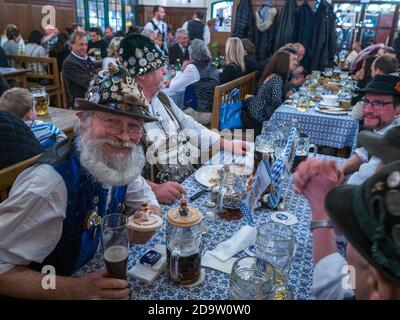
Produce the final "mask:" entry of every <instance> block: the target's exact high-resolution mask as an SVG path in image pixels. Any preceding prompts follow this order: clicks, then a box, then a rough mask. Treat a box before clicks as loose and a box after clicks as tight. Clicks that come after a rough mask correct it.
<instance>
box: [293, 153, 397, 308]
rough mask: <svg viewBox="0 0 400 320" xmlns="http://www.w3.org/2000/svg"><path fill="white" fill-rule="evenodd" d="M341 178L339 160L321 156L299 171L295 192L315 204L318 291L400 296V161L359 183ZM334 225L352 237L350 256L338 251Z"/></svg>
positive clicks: (319, 294) (334, 295) (327, 295)
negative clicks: (337, 167)
mask: <svg viewBox="0 0 400 320" xmlns="http://www.w3.org/2000/svg"><path fill="white" fill-rule="evenodd" d="M337 183H338V176H337V173H336V171H335V167H334V164H332V163H328V162H322V161H319V160H316V159H312V160H308V161H305V162H303V163H301V164H300V165H299V169H298V171H296V173H295V174H294V186H295V191H296V192H297V193H299V194H303V195H304V196H305V197H306V198H307V199H308V200H309V202H310V207H311V214H312V220H311V224H310V229H311V232H312V235H313V253H314V262H315V268H314V275H313V286H312V292H313V294H314V296H315V297H316V298H317V299H349V298H351V297H353V296H354V295H355V297H356V298H357V299H371V300H378V299H400V205H399V204H400V161H396V162H392V163H390V164H388V165H386V166H385V167H383V168H382V169H381V170H379V171H378V172H377V173H375V174H374V175H373V176H371V177H370V178H368V179H367V180H366V181H365V182H364V183H363V184H361V185H359V186H357V185H345V186H340V187H335V186H336V185H337ZM330 219H331V220H330ZM333 226H334V228H335V230H338V231H339V232H342V233H343V234H344V236H345V237H346V239H347V240H348V244H347V261H346V260H345V259H344V258H343V256H342V255H340V254H339V253H338V250H337V247H336V241H335V232H334V229H333Z"/></svg>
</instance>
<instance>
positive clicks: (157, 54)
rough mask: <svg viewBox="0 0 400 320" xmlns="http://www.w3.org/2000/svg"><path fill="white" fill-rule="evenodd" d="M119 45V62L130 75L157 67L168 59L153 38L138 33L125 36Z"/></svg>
mask: <svg viewBox="0 0 400 320" xmlns="http://www.w3.org/2000/svg"><path fill="white" fill-rule="evenodd" d="M119 47H120V49H119V54H120V59H121V62H122V64H123V65H124V67H125V68H127V69H128V71H129V73H130V74H131V76H132V77H138V76H141V75H144V74H146V73H148V72H150V71H153V70H155V69H158V68H160V67H162V66H163V65H164V63H165V62H166V61H167V59H168V58H167V57H166V56H165V55H164V53H163V52H162V51H161V50H160V49H159V48H158V47H157V45H156V44H155V43H154V41H153V40H151V39H150V38H148V37H146V36H142V35H140V34H131V35H129V36H127V37H125V38H124V39H123V40H122V41H121V43H120V45H119Z"/></svg>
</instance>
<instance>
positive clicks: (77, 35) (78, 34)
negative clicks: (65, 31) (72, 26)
mask: <svg viewBox="0 0 400 320" xmlns="http://www.w3.org/2000/svg"><path fill="white" fill-rule="evenodd" d="M85 37H86V33H84V32H82V31H75V32H74V33H73V34H71V36H70V39H71V43H72V44H74V43H75V42H76V40H78V39H82V38H85Z"/></svg>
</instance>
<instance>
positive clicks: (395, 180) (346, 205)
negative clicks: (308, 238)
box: [325, 161, 400, 286]
mask: <svg viewBox="0 0 400 320" xmlns="http://www.w3.org/2000/svg"><path fill="white" fill-rule="evenodd" d="M325 207H326V209H327V211H328V214H329V216H330V217H331V219H332V222H333V224H334V225H335V226H337V228H338V229H340V230H341V231H342V232H343V234H344V235H345V237H346V238H347V240H348V241H349V242H350V243H351V245H352V246H353V247H354V248H355V249H356V250H357V251H358V253H360V254H361V255H362V256H363V257H364V258H365V259H366V260H367V261H368V262H369V263H370V264H371V265H372V266H374V267H375V268H376V269H377V270H379V271H380V272H381V273H382V274H384V275H386V276H387V277H388V278H389V279H391V280H392V281H393V283H395V284H396V285H397V286H400V161H396V162H392V163H390V164H388V165H386V166H384V167H383V168H382V169H381V170H379V171H378V172H377V173H375V174H374V175H373V176H372V177H370V178H369V179H367V180H366V181H365V182H364V183H363V184H362V185H342V186H339V187H336V188H334V189H332V190H331V191H330V192H329V193H328V195H327V197H326V199H325Z"/></svg>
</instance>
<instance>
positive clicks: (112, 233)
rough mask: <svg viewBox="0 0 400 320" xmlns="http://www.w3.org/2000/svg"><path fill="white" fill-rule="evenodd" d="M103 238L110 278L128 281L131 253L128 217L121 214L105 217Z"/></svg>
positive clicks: (102, 230)
mask: <svg viewBox="0 0 400 320" xmlns="http://www.w3.org/2000/svg"><path fill="white" fill-rule="evenodd" d="M101 238H102V242H103V249H104V260H105V264H106V269H107V273H108V276H109V277H110V278H116V279H126V269H127V267H128V253H129V241H128V218H127V216H126V215H124V214H120V213H112V214H108V215H106V216H104V217H103V219H102V221H101Z"/></svg>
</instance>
